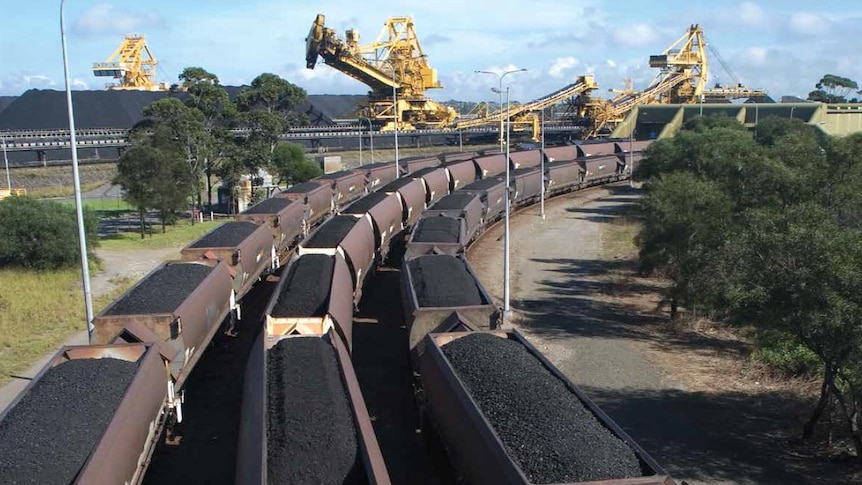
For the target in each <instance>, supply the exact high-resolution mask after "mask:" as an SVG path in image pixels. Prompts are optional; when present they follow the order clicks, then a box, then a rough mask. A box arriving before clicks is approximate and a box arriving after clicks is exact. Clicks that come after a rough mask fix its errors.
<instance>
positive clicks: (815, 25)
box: [788, 12, 830, 35]
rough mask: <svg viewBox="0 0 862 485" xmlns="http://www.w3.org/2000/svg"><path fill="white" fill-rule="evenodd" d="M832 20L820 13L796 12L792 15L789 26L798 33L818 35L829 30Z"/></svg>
mask: <svg viewBox="0 0 862 485" xmlns="http://www.w3.org/2000/svg"><path fill="white" fill-rule="evenodd" d="M829 25H830V21H829V20H828V19H827V18H826V17H824V16H822V15H819V14H816V13H810V12H796V13H794V14H792V15H791V16H790V20H789V22H788V27H789V28H790V30H791V31H792V32H794V33H797V34H803V35H818V34H825V33H826V32H828V31H829Z"/></svg>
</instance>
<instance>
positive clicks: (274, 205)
mask: <svg viewBox="0 0 862 485" xmlns="http://www.w3.org/2000/svg"><path fill="white" fill-rule="evenodd" d="M291 203H293V201H291V200H289V199H283V198H281V197H270V198H268V199H264V200H262V201H261V202H258V203H257V204H255V205H253V206H251V207H249V208H248V209H246V210H245V212H243V214H278V213H279V212H281V211H282V210H284V208H285V207H287V206H288V205H290V204H291Z"/></svg>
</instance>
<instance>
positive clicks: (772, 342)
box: [751, 331, 823, 377]
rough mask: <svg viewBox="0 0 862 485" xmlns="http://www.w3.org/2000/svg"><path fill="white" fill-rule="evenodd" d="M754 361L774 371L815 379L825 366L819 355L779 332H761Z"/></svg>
mask: <svg viewBox="0 0 862 485" xmlns="http://www.w3.org/2000/svg"><path fill="white" fill-rule="evenodd" d="M751 358H752V359H753V360H756V361H759V362H763V363H764V364H766V365H768V366H769V367H771V368H772V369H774V370H776V371H778V372H780V373H782V374H784V375H787V376H794V377H814V376H817V375H819V374H820V373H821V372H822V368H823V365H822V364H821V361H820V358H818V357H817V354H815V353H814V352H812V351H811V350H809V349H808V348H807V347H805V346H804V345H802V344H801V343H799V341H798V340H796V339H795V338H793V337H792V336H791V335H788V334H785V333H783V332H777V331H760V332H758V334H757V348H756V349H755V350H754V352H752V354H751Z"/></svg>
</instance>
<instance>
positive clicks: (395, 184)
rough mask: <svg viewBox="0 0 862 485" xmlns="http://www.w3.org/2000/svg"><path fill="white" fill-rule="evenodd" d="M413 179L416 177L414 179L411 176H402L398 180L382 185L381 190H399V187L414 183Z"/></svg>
mask: <svg viewBox="0 0 862 485" xmlns="http://www.w3.org/2000/svg"><path fill="white" fill-rule="evenodd" d="M413 180H414V179H412V178H410V177H404V178H400V179H398V180H393V181H392V182H389V183H388V184H386V185H384V186H383V187H381V188H380V190H379V192H397V191H398V189H400V188H402V187H404V186H406V185H410V184H411V183H413Z"/></svg>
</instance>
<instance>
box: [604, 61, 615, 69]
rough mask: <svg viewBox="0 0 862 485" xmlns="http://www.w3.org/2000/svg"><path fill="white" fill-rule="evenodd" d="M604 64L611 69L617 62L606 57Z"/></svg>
mask: <svg viewBox="0 0 862 485" xmlns="http://www.w3.org/2000/svg"><path fill="white" fill-rule="evenodd" d="M605 65H606V66H608V67H610V68H611V69H613V68H615V67H617V63H616V61H614V60H613V59H607V60H606V61H605Z"/></svg>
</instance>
